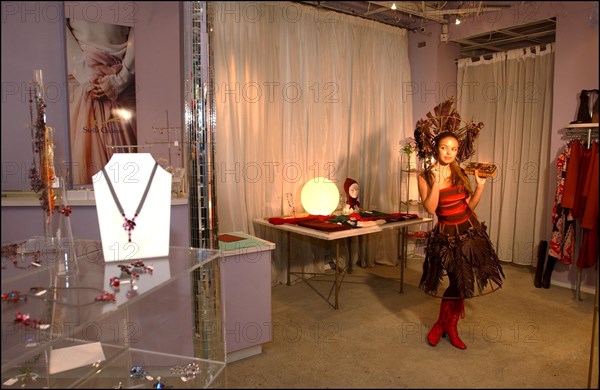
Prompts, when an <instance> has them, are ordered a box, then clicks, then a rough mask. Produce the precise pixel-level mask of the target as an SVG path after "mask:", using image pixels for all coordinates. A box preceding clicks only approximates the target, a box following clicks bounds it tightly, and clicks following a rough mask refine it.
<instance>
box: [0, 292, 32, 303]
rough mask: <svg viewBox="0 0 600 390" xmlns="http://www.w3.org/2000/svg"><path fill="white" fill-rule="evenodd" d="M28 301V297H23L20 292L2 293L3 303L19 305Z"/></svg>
mask: <svg viewBox="0 0 600 390" xmlns="http://www.w3.org/2000/svg"><path fill="white" fill-rule="evenodd" d="M26 300H27V296H26V295H22V294H21V293H20V292H19V291H17V290H13V291H11V292H8V293H2V302H8V303H19V302H25V301H26Z"/></svg>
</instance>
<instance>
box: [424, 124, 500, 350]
mask: <svg viewBox="0 0 600 390" xmlns="http://www.w3.org/2000/svg"><path fill="white" fill-rule="evenodd" d="M417 127H418V129H417V131H415V138H416V139H417V144H418V145H420V146H421V147H422V148H421V149H420V151H423V152H424V154H425V155H427V154H428V153H427V152H425V150H426V149H427V147H425V148H423V145H424V144H423V142H422V141H423V140H424V138H423V135H422V133H421V130H422V129H421V130H419V126H417ZM481 127H483V124H480V125H479V128H481ZM476 130H477V131H476V132H475V133H474V136H476V135H477V134H478V129H476ZM429 134H431V132H429ZM460 134H464V132H461V133H459V132H453V131H450V130H448V129H447V128H442V130H441V131H439V132H437V133H436V134H435V137H431V142H430V146H431V147H430V148H429V150H435V151H436V155H435V156H433V155H432V156H424V155H421V157H434V158H435V162H433V160H431V159H430V160H429V164H426V166H425V169H424V170H423V172H422V173H421V174H420V175H419V177H418V185H419V193H420V196H421V200H422V202H423V206H424V208H425V209H426V210H427V211H428V212H429V213H432V214H433V213H435V214H436V216H437V223H436V225H435V226H434V228H433V230H432V231H431V232H430V235H429V237H428V240H427V248H426V250H425V262H424V264H423V275H422V277H421V281H420V283H419V287H421V288H422V289H423V290H424V291H425V292H427V293H428V294H431V295H434V296H439V295H438V290H442V288H441V287H442V285H444V286H446V285H447V287H446V289H445V290H444V291H443V294H442V295H441V297H442V303H441V308H440V313H439V318H438V320H437V322H436V323H435V324H434V325H433V326H432V328H431V330H430V331H429V333H428V334H427V341H428V343H429V344H430V345H432V346H435V345H437V343H438V342H439V340H440V338H441V337H442V336H444V335H447V336H448V338H449V340H450V343H451V344H452V345H453V346H455V347H457V348H460V349H465V348H467V346H466V345H465V343H464V342H463V341H462V340H461V339H460V337H459V336H458V329H457V324H458V320H459V319H460V318H461V317H464V300H465V299H466V298H472V297H474V296H476V295H482V294H485V293H487V292H489V291H495V290H497V289H498V288H499V287H501V286H502V279H503V278H504V273H503V271H502V267H501V265H500V262H499V259H498V256H497V255H496V252H495V251H494V248H493V244H492V242H491V241H490V239H489V236H488V235H487V233H486V227H485V225H483V224H482V223H481V222H480V221H479V220H478V219H477V216H476V215H475V213H474V212H473V210H474V209H475V207H476V206H477V204H478V203H479V200H480V199H481V194H482V192H483V189H484V187H485V184H486V178H484V177H480V176H478V171H475V179H476V185H477V186H476V188H475V190H472V188H471V184H470V182H469V179H468V177H467V175H466V174H465V172H464V170H463V169H462V168H461V167H460V165H459V162H460V161H464V160H459V159H458V156H460V157H464V156H465V155H467V154H469V153H465V148H464V145H461V140H460V138H461V137H460ZM472 135H473V134H472ZM468 138H469V137H463V138H462V141H463V142H467V141H466V140H467V139H468ZM470 139H471V140H473V139H474V137H470ZM420 141H421V142H420ZM461 152H462V153H461ZM471 153H472V150H471ZM445 278H447V280H445ZM443 282H447V283H443ZM440 293H441V291H440Z"/></svg>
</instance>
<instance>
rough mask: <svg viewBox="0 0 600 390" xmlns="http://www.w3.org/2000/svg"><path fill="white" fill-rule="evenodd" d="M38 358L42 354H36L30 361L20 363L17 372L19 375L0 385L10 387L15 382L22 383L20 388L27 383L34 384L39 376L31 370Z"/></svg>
mask: <svg viewBox="0 0 600 390" xmlns="http://www.w3.org/2000/svg"><path fill="white" fill-rule="evenodd" d="M40 356H42V354H41V353H38V354H37V355H35V356H34V357H33V359H32V360H30V361H28V362H24V363H22V367H21V368H19V371H18V372H19V373H18V374H17V375H15V376H13V377H12V378H10V379H8V380H7V381H4V382H3V383H2V384H3V385H4V386H12V385H14V384H15V383H17V382H19V381H22V382H23V383H22V384H21V387H25V386H26V385H27V384H28V383H29V382H35V381H36V380H37V379H38V377H39V374H37V373H36V372H34V371H33V369H34V364H35V363H36V362H37V361H38V360H39V359H40Z"/></svg>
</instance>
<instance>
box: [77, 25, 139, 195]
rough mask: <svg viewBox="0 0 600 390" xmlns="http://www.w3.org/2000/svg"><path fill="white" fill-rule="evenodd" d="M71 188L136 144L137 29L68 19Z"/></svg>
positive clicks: (88, 182)
mask: <svg viewBox="0 0 600 390" xmlns="http://www.w3.org/2000/svg"><path fill="white" fill-rule="evenodd" d="M65 23H66V26H65V36H66V50H67V83H68V95H69V96H68V100H69V128H70V137H69V140H70V154H71V177H72V184H73V186H82V185H89V184H92V176H93V175H94V174H96V173H97V172H98V171H100V170H101V169H102V167H104V166H105V165H106V164H107V162H108V161H109V159H110V157H111V156H112V154H113V153H115V152H119V153H126V152H129V151H131V148H128V146H134V145H136V144H137V122H136V96H135V56H134V28H133V27H130V26H122V25H118V24H109V23H98V22H89V21H86V20H80V19H73V18H66V19H65Z"/></svg>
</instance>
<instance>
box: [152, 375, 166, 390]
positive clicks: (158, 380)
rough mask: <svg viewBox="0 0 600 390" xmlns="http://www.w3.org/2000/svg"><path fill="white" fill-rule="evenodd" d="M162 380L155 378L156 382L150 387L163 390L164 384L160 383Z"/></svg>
mask: <svg viewBox="0 0 600 390" xmlns="http://www.w3.org/2000/svg"><path fill="white" fill-rule="evenodd" d="M161 380H162V378H161V377H160V376H157V377H156V382H154V384H153V385H152V387H153V388H155V389H165V388H166V387H165V384H164V383H162V382H161Z"/></svg>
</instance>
